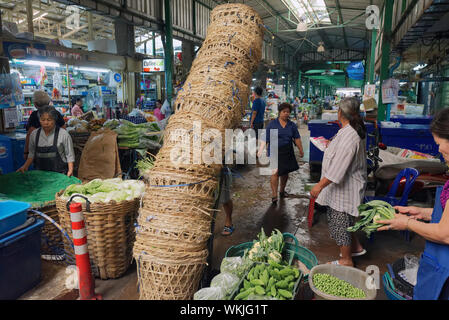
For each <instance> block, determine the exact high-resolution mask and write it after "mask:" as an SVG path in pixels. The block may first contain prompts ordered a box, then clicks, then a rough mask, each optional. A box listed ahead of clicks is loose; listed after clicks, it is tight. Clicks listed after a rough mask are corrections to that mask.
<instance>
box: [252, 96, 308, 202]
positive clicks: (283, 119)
mask: <svg viewBox="0 0 449 320" xmlns="http://www.w3.org/2000/svg"><path fill="white" fill-rule="evenodd" d="M291 112H292V106H291V105H290V104H288V103H285V102H284V103H282V104H281V105H280V106H279V117H278V118H277V119H275V120H272V121H270V123H269V124H268V126H267V129H266V137H265V141H266V143H265V141H262V143H261V145H260V149H259V152H258V156H259V157H260V156H261V155H262V151H263V149H264V148H265V145H268V146H267V150H268V156H270V155H269V150H270V149H269V144H270V130H277V131H278V169H277V170H275V172H274V173H273V174H272V175H271V180H270V182H271V191H272V197H271V202H272V204H276V203H277V201H278V186H279V180H280V181H281V185H280V187H279V195H280V197H281V198H286V197H288V196H289V194H288V193H287V192H285V186H286V185H287V180H288V174H289V173H290V172H293V171H296V170H298V169H299V166H298V162H297V161H296V157H295V152H294V150H293V144H295V145H296V146H297V147H298V149H299V156H300V157H301V158H302V157H304V151H303V149H302V143H301V136H300V135H299V131H298V126H297V125H296V124H295V123H294V122H292V121H290V120H289V117H290V113H291Z"/></svg>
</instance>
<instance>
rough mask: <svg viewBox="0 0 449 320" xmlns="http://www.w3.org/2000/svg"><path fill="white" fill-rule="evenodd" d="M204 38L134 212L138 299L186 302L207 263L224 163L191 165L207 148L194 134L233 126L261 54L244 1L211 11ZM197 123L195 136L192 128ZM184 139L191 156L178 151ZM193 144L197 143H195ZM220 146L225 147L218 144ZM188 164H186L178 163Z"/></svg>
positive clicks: (256, 27)
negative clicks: (216, 195) (141, 199)
mask: <svg viewBox="0 0 449 320" xmlns="http://www.w3.org/2000/svg"><path fill="white" fill-rule="evenodd" d="M210 21H211V23H210V25H209V28H208V30H207V36H206V39H205V41H204V43H203V45H202V47H201V49H200V50H199V52H198V54H197V57H196V59H195V61H194V63H193V65H192V68H191V70H190V73H189V76H188V78H187V79H186V81H185V84H184V86H183V88H182V89H181V90H180V91H179V93H178V95H177V98H176V101H175V103H174V108H175V114H174V115H172V116H171V117H170V118H169V120H168V123H167V125H166V127H165V132H164V144H163V147H162V148H161V150H160V151H159V153H158V155H157V158H156V161H155V162H154V167H153V168H152V169H150V170H149V171H147V172H145V176H146V177H147V186H146V192H145V197H144V200H143V206H142V208H141V209H140V211H139V217H138V227H137V235H136V242H135V245H134V258H135V259H136V261H137V267H138V278H139V279H138V280H139V289H140V290H139V291H140V298H141V299H191V298H192V297H193V294H194V292H195V291H196V289H197V287H198V283H199V280H200V278H201V275H202V272H203V269H204V266H205V264H206V261H207V256H208V250H207V241H208V239H209V237H210V234H211V221H212V217H213V212H214V211H213V206H214V202H215V191H216V189H217V187H218V174H219V172H220V169H221V167H222V166H221V165H217V164H214V165H206V164H204V163H203V161H201V160H202V159H201V157H200V161H199V162H193V160H192V159H193V158H194V157H193V156H194V155H195V156H197V155H201V154H202V151H203V150H205V147H206V146H207V145H208V144H209V141H207V139H202V138H201V137H199V136H198V135H197V134H201V135H202V134H203V133H204V132H205V131H206V130H207V131H210V130H212V129H213V130H215V132H218V133H221V134H222V137H221V138H222V141H225V139H224V135H223V133H224V130H225V129H232V128H235V127H236V126H237V125H238V124H239V123H240V120H241V118H242V114H243V111H244V108H245V107H246V105H247V102H248V97H249V93H250V89H249V85H250V84H251V78H252V73H253V72H254V71H255V69H256V67H257V65H258V64H259V61H260V58H261V55H262V41H263V23H262V21H261V19H260V17H259V15H258V14H257V13H256V12H255V11H254V10H253V9H252V8H250V7H248V6H246V5H242V4H224V5H219V6H217V7H215V8H214V9H213V10H212V12H211V18H210ZM195 122H196V123H200V124H201V127H200V128H199V130H198V132H195V130H193V129H194V128H193V127H194V123H195ZM183 139H184V141H187V142H186V144H187V145H188V146H191V145H193V147H190V152H186V154H184V152H183V150H181V148H179V144H180V142H181V141H183ZM196 142H198V143H196ZM223 147H224V146H223ZM182 159H184V160H185V159H187V161H177V160H182Z"/></svg>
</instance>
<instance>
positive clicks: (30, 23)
mask: <svg viewBox="0 0 449 320" xmlns="http://www.w3.org/2000/svg"><path fill="white" fill-rule="evenodd" d="M26 4H27V23H28V32H31V33H32V34H34V26H33V0H27V3H26Z"/></svg>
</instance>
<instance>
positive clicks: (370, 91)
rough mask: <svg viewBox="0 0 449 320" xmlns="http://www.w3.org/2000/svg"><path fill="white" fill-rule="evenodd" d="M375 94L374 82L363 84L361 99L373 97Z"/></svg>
mask: <svg viewBox="0 0 449 320" xmlns="http://www.w3.org/2000/svg"><path fill="white" fill-rule="evenodd" d="M375 94H376V85H375V84H367V85H365V90H363V100H368V99H371V98H374V96H375Z"/></svg>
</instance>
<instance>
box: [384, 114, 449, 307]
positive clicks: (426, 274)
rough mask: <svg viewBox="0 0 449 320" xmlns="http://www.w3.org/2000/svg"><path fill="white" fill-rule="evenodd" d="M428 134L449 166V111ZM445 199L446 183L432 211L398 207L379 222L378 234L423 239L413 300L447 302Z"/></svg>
mask: <svg viewBox="0 0 449 320" xmlns="http://www.w3.org/2000/svg"><path fill="white" fill-rule="evenodd" d="M430 131H431V132H432V135H433V138H434V139H435V142H436V144H438V145H439V151H440V153H441V154H442V155H443V157H444V160H445V161H446V163H449V109H443V110H442V111H440V112H439V113H438V114H436V115H435V117H434V119H433V121H432V124H431V125H430ZM448 199H449V181H447V182H446V184H445V185H444V187H439V188H438V189H437V192H436V195H435V205H434V208H433V209H432V208H418V207H401V206H397V207H395V208H396V209H397V210H398V211H399V214H397V215H396V217H395V218H394V219H392V220H384V221H379V222H380V223H384V224H386V225H385V226H383V227H381V228H379V229H377V230H378V231H383V230H410V231H413V232H415V233H417V234H419V235H420V236H422V237H423V238H424V239H426V245H425V248H424V252H423V254H422V256H421V260H420V262H419V269H418V277H417V283H416V286H415V288H414V293H413V299H415V300H448V299H449V280H448V279H449V205H448ZM418 220H423V221H425V222H421V221H418ZM429 222H430V223H429Z"/></svg>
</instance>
